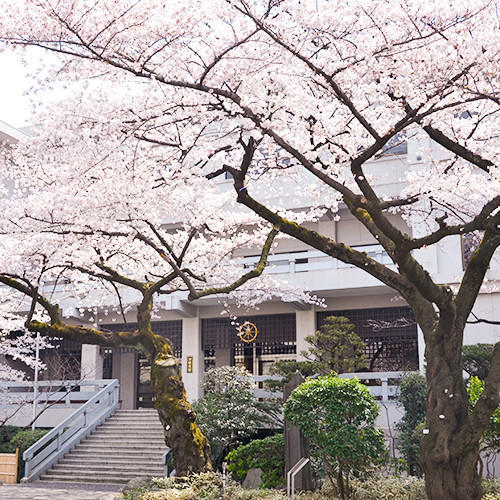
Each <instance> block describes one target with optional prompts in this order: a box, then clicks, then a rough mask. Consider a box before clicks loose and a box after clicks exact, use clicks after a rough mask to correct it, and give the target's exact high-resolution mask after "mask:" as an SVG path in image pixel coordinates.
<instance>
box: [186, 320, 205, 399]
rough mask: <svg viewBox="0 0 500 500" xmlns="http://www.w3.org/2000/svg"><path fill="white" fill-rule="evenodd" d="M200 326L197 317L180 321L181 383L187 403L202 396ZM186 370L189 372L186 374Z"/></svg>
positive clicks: (202, 361)
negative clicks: (184, 389) (182, 383)
mask: <svg viewBox="0 0 500 500" xmlns="http://www.w3.org/2000/svg"><path fill="white" fill-rule="evenodd" d="M200 325H201V322H200V318H198V317H195V318H183V320H182V381H183V382H184V386H185V388H186V393H187V397H188V399H189V401H195V400H197V399H198V398H200V397H201V396H202V383H203V372H204V359H203V352H202V346H201V326H200ZM188 363H189V367H188ZM188 368H189V369H190V370H191V371H189V372H188Z"/></svg>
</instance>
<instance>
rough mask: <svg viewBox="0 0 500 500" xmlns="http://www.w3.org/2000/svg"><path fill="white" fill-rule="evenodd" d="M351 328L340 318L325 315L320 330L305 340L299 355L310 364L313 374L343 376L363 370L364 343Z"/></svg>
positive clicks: (349, 324) (347, 321)
mask: <svg viewBox="0 0 500 500" xmlns="http://www.w3.org/2000/svg"><path fill="white" fill-rule="evenodd" d="M354 328H355V327H354V325H353V324H352V323H351V322H350V321H349V320H348V319H347V318H344V317H343V316H328V317H327V318H325V320H324V322H323V324H322V326H321V328H320V329H319V330H317V331H316V333H314V334H313V335H308V336H307V337H306V338H305V340H306V342H307V343H308V344H309V345H310V347H309V349H308V350H307V351H302V353H301V354H302V355H303V356H304V357H305V358H306V359H309V360H310V361H313V362H314V364H315V365H316V372H317V373H320V374H321V375H328V374H329V373H331V372H332V371H333V372H336V373H347V372H355V371H363V370H365V369H366V366H365V363H364V349H365V343H364V342H363V341H362V340H361V338H360V337H359V335H358V334H357V333H356V332H355V331H354Z"/></svg>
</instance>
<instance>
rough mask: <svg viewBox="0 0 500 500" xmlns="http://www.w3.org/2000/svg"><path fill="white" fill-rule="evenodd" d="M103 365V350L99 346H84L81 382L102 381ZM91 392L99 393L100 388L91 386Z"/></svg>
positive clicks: (89, 388)
mask: <svg viewBox="0 0 500 500" xmlns="http://www.w3.org/2000/svg"><path fill="white" fill-rule="evenodd" d="M102 364H103V356H102V355H101V348H100V346H98V345H92V344H82V358H81V370H80V378H81V380H96V379H102V368H103V367H102ZM88 390H89V391H93V390H94V391H98V390H99V388H98V387H93V386H89V387H88Z"/></svg>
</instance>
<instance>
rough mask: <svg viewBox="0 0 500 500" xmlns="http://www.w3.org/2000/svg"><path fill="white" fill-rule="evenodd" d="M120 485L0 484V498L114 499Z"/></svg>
mask: <svg viewBox="0 0 500 500" xmlns="http://www.w3.org/2000/svg"><path fill="white" fill-rule="evenodd" d="M119 492H120V486H116V485H112V486H111V485H102V484H71V483H70V484H67V483H31V484H27V485H25V484H12V485H10V484H7V485H3V486H0V500H115V499H119V498H121V496H120V493H119Z"/></svg>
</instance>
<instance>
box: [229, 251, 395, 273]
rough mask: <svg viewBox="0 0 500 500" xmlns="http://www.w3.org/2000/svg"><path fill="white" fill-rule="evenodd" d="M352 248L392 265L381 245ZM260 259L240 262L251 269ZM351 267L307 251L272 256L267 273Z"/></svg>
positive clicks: (269, 259)
mask: <svg viewBox="0 0 500 500" xmlns="http://www.w3.org/2000/svg"><path fill="white" fill-rule="evenodd" d="M352 248H353V249H354V250H356V251H358V252H366V254H367V255H368V257H370V258H372V259H373V260H375V261H377V262H380V263H381V264H392V261H391V258H390V257H389V255H388V254H387V252H386V251H385V250H384V248H383V247H382V246H381V245H363V246H358V247H352ZM259 259H260V256H258V255H257V256H250V257H243V258H242V259H239V261H240V262H241V263H242V264H243V266H244V267H246V268H251V267H255V266H256V265H257V263H258V262H259ZM349 267H354V266H353V265H352V264H346V263H345V262H342V261H341V260H338V259H334V258H332V257H329V256H327V255H325V254H324V253H323V252H320V251H318V250H307V251H299V252H288V253H279V254H274V255H270V256H269V258H268V267H267V269H266V271H265V272H266V273H269V274H284V273H301V272H306V271H321V270H328V269H346V268H349Z"/></svg>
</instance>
